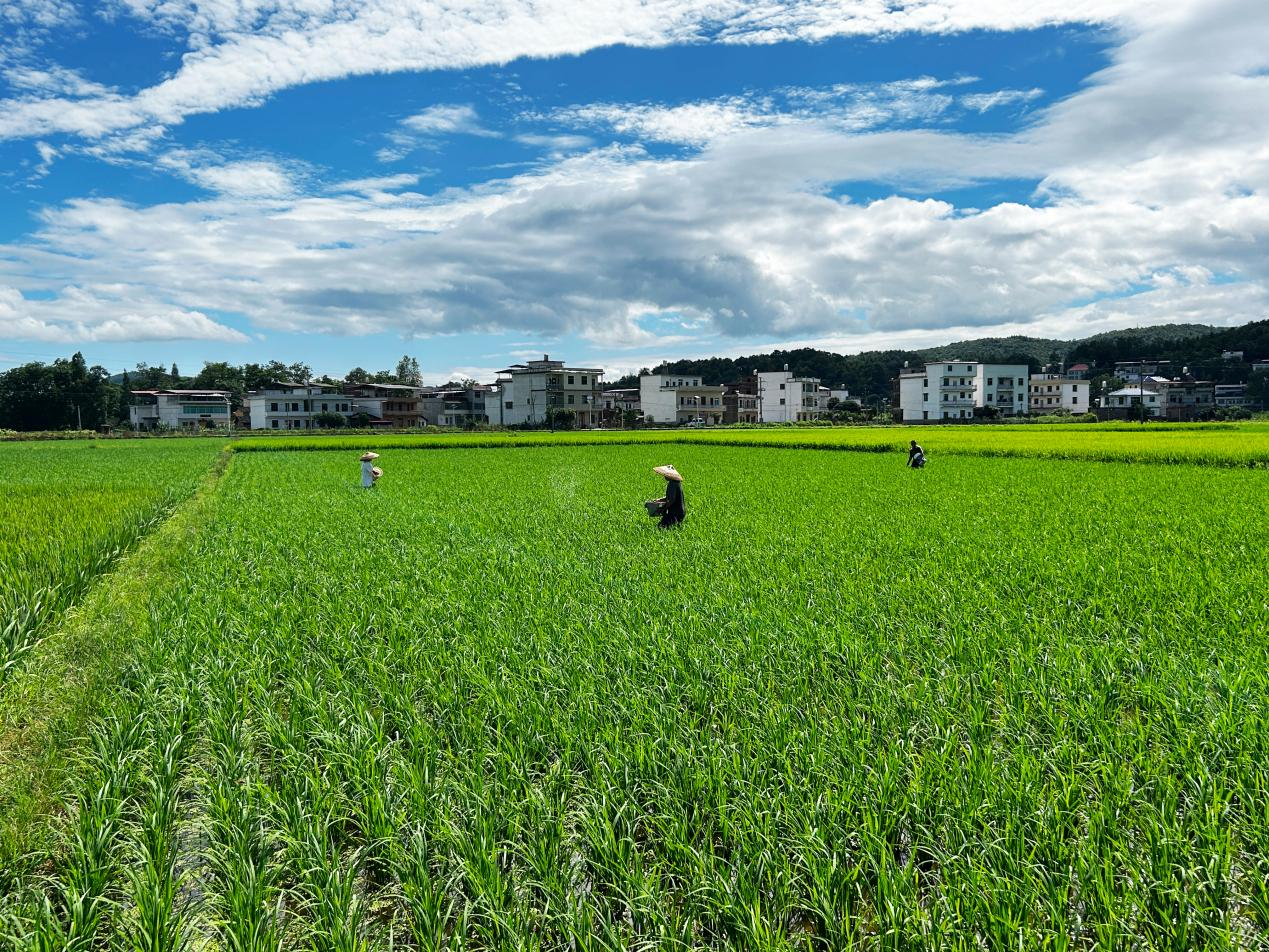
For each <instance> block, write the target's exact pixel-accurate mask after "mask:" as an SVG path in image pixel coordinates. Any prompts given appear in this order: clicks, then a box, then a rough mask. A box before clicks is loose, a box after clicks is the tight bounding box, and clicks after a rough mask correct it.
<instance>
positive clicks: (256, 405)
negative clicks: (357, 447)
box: [248, 380, 353, 430]
mask: <svg viewBox="0 0 1269 952" xmlns="http://www.w3.org/2000/svg"><path fill="white" fill-rule="evenodd" d="M248 403H249V405H250V407H251V428H252V429H253V430H312V429H315V428H316V427H315V425H314V423H313V417H314V416H316V415H317V414H319V413H340V414H343V415H344V416H345V417H346V416H348V415H349V414H350V413H352V412H353V399H352V397H350V396H348V395H347V394H344V393H340V392H339V388H338V387H336V386H334V385H333V384H320V383H299V382H297V381H287V380H281V381H276V382H274V383H271V384H269V385H268V386H267V387H265V388H264V389H262V390H256V391H253V392H252V393H251V394H250V395H249V400H248Z"/></svg>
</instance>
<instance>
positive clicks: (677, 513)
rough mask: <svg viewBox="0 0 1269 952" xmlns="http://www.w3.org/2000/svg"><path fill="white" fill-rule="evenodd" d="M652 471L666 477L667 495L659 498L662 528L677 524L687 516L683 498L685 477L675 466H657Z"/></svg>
mask: <svg viewBox="0 0 1269 952" xmlns="http://www.w3.org/2000/svg"><path fill="white" fill-rule="evenodd" d="M652 472H654V473H657V474H658V475H660V476H664V477H665V495H664V496H662V497H661V498H660V500H658V501H659V502H661V503H663V506H662V508H661V528H662V529H668V528H670V526H677V525H678V524H679V523H680V522H682V521H683V520H684V519H686V518H687V504H686V503H685V502H684V500H683V477H682V476H680V475H679V471H678V470H677V469H675V468H674V467H673V466H656V467H653V469H652Z"/></svg>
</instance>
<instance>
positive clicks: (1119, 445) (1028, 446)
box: [238, 423, 1269, 468]
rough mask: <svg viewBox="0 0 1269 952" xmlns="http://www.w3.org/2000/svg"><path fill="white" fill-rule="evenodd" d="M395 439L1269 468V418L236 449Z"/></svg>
mask: <svg viewBox="0 0 1269 952" xmlns="http://www.w3.org/2000/svg"><path fill="white" fill-rule="evenodd" d="M368 439H370V440H374V441H375V445H376V446H378V447H380V448H383V447H393V448H399V449H406V448H410V449H440V448H450V449H452V448H456V447H501V446H543V445H545V446H559V445H576V444H602V445H613V444H618V443H626V444H641V445H646V444H649V443H693V444H695V443H704V444H707V445H715V446H717V445H723V446H777V447H786V448H799V449H823V450H850V451H858V452H874V453H886V452H901V451H905V450H906V449H907V446H908V441H909V440H913V439H915V440H918V441H920V442H921V444H922V445H923V446H924V447H925V448H926V449H927V450H928V451H929V452H930V453H931V455H953V456H1004V457H1023V458H1028V459H1037V458H1038V459H1078V460H1097V461H1104V462H1125V463H1197V464H1202V465H1207V466H1251V467H1259V468H1269V423H1202V424H1166V425H1160V424H1157V423H1155V424H1147V425H1145V426H1142V425H1140V424H1134V423H1102V424H1088V423H1070V424H1039V423H1033V424H1028V425H1010V424H996V425H991V426H982V425H978V426H854V427H852V426H846V427H815V426H785V427H779V426H777V427H750V428H745V427H719V428H711V429H700V430H691V429H677V430H675V429H665V430H655V429H650V430H626V431H622V430H608V431H599V432H597V431H581V432H575V433H547V432H542V431H529V432H514V431H509V432H483V433H482V432H476V433H427V434H395V433H394V434H378V435H375V436H372V437H366V436H353V435H348V436H339V435H331V436H325V437H322V438H320V439H315V438H313V437H311V436H285V435H284V436H259V437H253V438H251V439H249V440H244V441H243V442H241V443H239V444H238V449H239V450H241V451H244V452H249V451H257V452H259V451H264V452H268V451H272V450H278V449H295V450H330V449H340V448H343V449H360V448H361V447H363V446H364V444H365V443H366V441H367V440H368Z"/></svg>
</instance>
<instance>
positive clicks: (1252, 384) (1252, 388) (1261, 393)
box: [1247, 370, 1269, 408]
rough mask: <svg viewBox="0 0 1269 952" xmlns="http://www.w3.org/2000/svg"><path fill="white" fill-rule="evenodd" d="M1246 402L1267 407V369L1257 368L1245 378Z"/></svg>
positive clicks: (1268, 375)
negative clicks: (1257, 369)
mask: <svg viewBox="0 0 1269 952" xmlns="http://www.w3.org/2000/svg"><path fill="white" fill-rule="evenodd" d="M1247 402H1248V403H1251V404H1254V405H1256V406H1259V407H1262V408H1269V371H1266V370H1259V371H1257V372H1256V373H1254V374H1252V375H1251V376H1250V377H1248V378H1247Z"/></svg>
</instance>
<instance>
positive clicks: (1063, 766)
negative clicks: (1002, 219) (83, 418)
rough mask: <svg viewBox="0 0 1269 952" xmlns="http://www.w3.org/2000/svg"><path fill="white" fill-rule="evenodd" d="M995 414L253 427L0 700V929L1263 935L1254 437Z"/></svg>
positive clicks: (913, 942) (1200, 940)
mask: <svg viewBox="0 0 1269 952" xmlns="http://www.w3.org/2000/svg"><path fill="white" fill-rule="evenodd" d="M1018 429H1019V430H1025V432H1022V433H1019V434H1018V436H1017V438H1016V439H1015V440H1014V441H1013V442H1009V439H1010V438H1009V437H1008V431H1007V430H1006V429H1005V428H994V427H993V428H990V429H989V428H976V429H971V428H963V429H958V430H950V429H948V430H939V431H938V432H937V433H928V432H925V431H923V430H919V429H915V428H913V429H897V428H896V429H878V430H876V431H872V430H864V429H858V430H855V429H834V430H822V431H819V430H795V429H788V430H751V431H744V430H733V431H725V432H720V433H718V434H714V433H708V432H706V433H699V432H697V433H692V434H690V436H687V437H686V440H689V441H688V442H679V443H672V444H665V443H660V442H610V443H609V444H608V445H602V444H601V445H594V437H593V435H590V434H574V435H559V436H557V437H556V438H555V439H554V440H552V439H551V438H550V437H549V435H548V436H540V435H534V436H531V437H527V436H514V437H512V436H507V435H502V434H490V435H476V436H475V437H474V440H476V441H478V442H479V444H480V445H478V446H464V445H463V443H464V441H471V440H473V437H400V438H392V437H382V438H377V440H376V442H375V443H374V448H375V449H378V450H380V451H381V452H382V454H383V455H382V459H381V460H380V461H379V464H380V465H381V466H382V467H383V469H384V471H385V475H384V477H383V479H382V480H380V482H379V484H378V485H377V486H376V487H375V488H374V489H372V490H362V489H361V488H360V487H359V486H358V483H357V480H358V475H359V472H358V463H357V454H358V453H359V452H360V451H361V450H363V449H366V448H369V444H368V443H367V439H368V438H365V437H359V438H355V439H354V438H327V439H320V440H310V441H308V442H307V443H305V442H303V441H300V440H289V439H286V438H279V439H276V440H273V439H267V438H262V439H252V440H244V441H242V442H241V443H239V444H236V445H235V449H236V450H249V452H241V451H240V452H235V453H234V454H233V456H232V460H231V461H230V463H229V465H228V468H227V470H226V471H225V472H224V474H223V476H220V477H219V479H218V481H215V482H214V483H205V484H204V489H203V490H200V491H199V492H198V493H197V494H195V495H194V496H193V497H192V498H191V499H190V500H189V501H188V502H186V503H183V504H182V505H181V506H179V507H178V508H177V509H176V510H175V514H174V515H173V517H172V518H171V519H169V520H168V521H167V522H165V523H163V524H162V525H159V526H157V527H155V528H153V529H152V530H151V531H150V534H149V536H148V537H147V544H146V545H144V546H142V547H141V548H140V549H139V550H138V551H136V552H135V553H134V554H132V555H129V556H126V557H124V558H123V560H122V561H119V562H118V563H117V564H116V566H115V567H114V568H113V569H112V570H111V571H110V572H109V574H107V575H106V576H104V577H103V578H102V579H101V581H100V583H99V584H98V585H97V586H95V587H93V589H92V591H90V592H89V593H88V595H87V596H86V600H85V601H84V602H83V603H82V605H80V606H79V607H78V608H77V609H76V610H75V611H74V612H72V613H71V617H70V618H69V619H68V620H67V622H66V625H65V626H64V627H65V629H66V630H64V631H58V632H55V633H52V634H50V635H49V637H47V639H46V640H45V641H43V642H41V643H40V644H39V645H37V646H36V647H35V648H34V649H33V650H32V651H31V652H30V655H31V657H30V659H29V660H28V661H27V662H26V663H24V664H22V665H19V666H17V668H16V669H15V671H14V673H13V675H12V677H11V678H10V679H9V682H8V683H7V684H3V685H0V834H4V835H0V867H3V866H5V865H6V864H7V865H8V867H9V872H8V873H7V874H3V875H0V897H3V898H0V936H7V937H8V942H9V943H10V944H11V945H12V946H13V947H14V948H21V949H26V948H30V949H41V950H44V949H47V950H53V949H98V948H102V949H105V948H109V949H152V950H157V949H186V948H188V949H225V950H265V949H270V950H276V949H321V950H328V949H329V950H363V949H364V950H380V949H384V950H386V949H396V948H402V949H481V950H484V949H499V950H501V949H515V950H519V949H524V950H554V949H559V950H565V949H568V950H572V949H609V950H618V949H737V950H741V949H745V950H748V949H758V950H778V949H816V950H821V949H822V950H829V949H832V950H836V949H855V948H857V949H867V950H872V949H878V950H880V949H886V950H900V949H904V950H906V949H922V950H924V949H931V950H933V949H965V950H970V949H974V950H979V949H988V950H997V949H1000V950H1003V949H1027V950H1029V949H1052V950H1065V949H1090V950H1091V949H1108V950H1109V949H1115V950H1118V949H1134V950H1135V949H1140V950H1156V949H1158V950H1165V949H1166V950H1188V949H1247V950H1259V949H1264V948H1266V946H1267V944H1269V885H1267V884H1269V638H1267V633H1269V587H1267V586H1266V578H1267V577H1269V572H1267V571H1266V570H1267V569H1269V555H1267V554H1266V553H1267V551H1269V549H1267V544H1269V493H1267V492H1266V490H1267V489H1269V473H1267V472H1266V471H1265V469H1264V468H1263V467H1258V466H1255V465H1247V464H1249V463H1250V464H1255V463H1257V462H1263V461H1264V460H1265V459H1266V446H1269V433H1266V431H1264V430H1257V429H1254V428H1213V429H1210V430H1198V431H1186V430H1180V429H1178V430H1175V431H1161V430H1157V429H1151V428H1147V432H1146V433H1145V434H1142V433H1137V432H1123V431H1121V430H1119V429H1115V428H1101V427H1096V428H1093V427H1089V428H1087V429H1082V428H1078V427H1076V426H1074V425H1073V426H1070V427H1038V426H1037V427H1030V428H1018ZM874 433H875V434H878V435H877V436H875V437H874V435H873V434H874ZM1187 433H1188V434H1189V435H1187ZM910 434H912V435H915V436H916V438H918V439H920V440H921V441H922V443H923V444H924V445H925V446H926V448H927V450H929V452H930V457H931V463H930V466H929V467H928V468H927V469H925V470H921V471H912V470H908V469H906V468H905V467H904V465H903V460H904V456H903V453H902V447H903V446H906V441H907V439H908V438H910ZM669 435H670V436H674V437H679V436H680V435H679V434H669ZM751 435H752V438H753V439H758V440H762V441H763V442H765V443H769V444H772V445H762V446H746V445H727V444H728V443H731V442H734V441H735V439H740V438H746V439H747V438H750V437H751ZM587 437H590V440H589V441H588V440H587ZM729 437H731V438H735V439H728V438H729ZM857 439H862V440H865V441H867V440H875V442H872V443H868V445H867V446H866V447H865V446H863V445H862V444H861V445H860V446H859V447H858V448H861V449H863V448H867V449H869V450H870V451H869V452H817V451H814V450H811V449H805V448H801V446H802V445H804V442H805V441H810V440H818V441H819V443H818V444H815V445H827V446H829V447H833V448H838V449H844V448H848V447H854V446H855V444H854V443H853V442H852V441H854V440H857ZM1044 439H1047V440H1048V441H1049V442H1048V443H1047V444H1046V443H1042V442H1040V443H1035V442H1031V441H1033V440H1040V441H1043V440H1044ZM339 440H342V441H343V442H335V441H339ZM719 441H721V442H719ZM782 441H789V444H790V445H781V443H782ZM886 441H889V442H886ZM945 441H946V442H945ZM957 441H959V442H957ZM1000 441H1003V442H1000ZM345 443H346V445H345ZM499 443H510V444H511V445H495V444H499ZM522 444H527V445H522ZM570 444H579V445H570ZM588 444H589V445H588ZM140 445H141V446H142V447H143V448H144V447H145V446H146V444H144V443H142V444H140ZM420 446H428V447H434V448H436V449H438V450H439V451H437V452H418V451H417V448H418V447H420ZM301 448H303V449H306V450H309V451H299V450H300V449H301ZM216 449H218V447H212V448H211V449H210V450H205V451H204V455H203V456H202V457H201V458H199V459H197V460H196V459H195V458H194V457H193V456H192V455H191V456H190V457H189V458H188V459H187V460H186V462H187V463H188V465H189V467H190V469H189V474H188V475H181V476H176V475H173V477H172V479H171V480H169V483H170V485H171V486H172V487H175V488H177V489H180V490H181V491H184V492H185V493H186V494H187V495H188V493H189V492H191V491H192V486H193V484H194V483H195V482H197V480H198V478H199V477H206V475H207V473H208V471H209V468H210V467H211V465H212V456H213V455H214V454H215V451H216ZM266 450H268V451H266ZM314 450H315V451H314ZM354 450H355V451H356V452H354ZM888 450H893V452H887V451H888ZM28 451H29V447H27V446H22V447H16V448H11V447H0V467H8V469H6V470H5V471H6V472H7V471H11V470H12V468H13V467H15V466H16V467H17V468H19V469H20V468H21V466H22V464H21V463H15V462H14V460H15V459H17V457H18V456H19V455H20V454H21V453H23V452H28ZM164 451H165V452H166V447H165V448H164ZM79 452H80V453H81V454H82V455H85V456H88V455H91V451H87V450H79ZM143 452H144V449H143ZM171 452H172V453H174V454H176V455H180V453H182V452H185V451H179V452H178V451H176V450H172V451H171ZM1055 457H1056V458H1055ZM1061 457H1075V458H1073V459H1072V458H1061ZM1081 457H1082V458H1081ZM156 458H157V457H156ZM1099 458H1105V459H1111V460H1117V461H1115V462H1100V461H1096V460H1097V459H1099ZM28 459H29V457H28ZM105 459H107V460H112V459H113V458H112V457H110V456H108V455H106V456H105ZM182 459H185V457H183V456H182ZM1133 460H1135V461H1138V462H1129V461H1133ZM1197 461H1201V462H1202V463H1203V464H1205V465H1200V464H1199V462H1197ZM95 462H96V457H94V459H93V461H92V463H89V462H88V461H85V465H84V466H82V467H71V468H70V469H68V470H67V473H68V478H70V475H72V474H75V473H78V474H79V475H83V474H84V473H88V472H91V471H92V465H94V464H95ZM666 462H670V463H673V464H674V465H675V466H677V467H678V469H679V470H680V471H681V472H682V473H683V474H684V476H685V483H684V485H685V489H686V495H687V507H688V517H687V521H686V522H685V523H684V524H683V525H682V526H681V527H679V528H676V529H673V530H669V531H660V530H658V529H657V528H656V526H655V523H654V522H653V521H651V520H649V519H648V518H647V517H646V515H645V514H644V510H643V506H642V502H643V501H644V500H645V499H648V498H650V497H652V496H656V495H660V494H661V492H662V491H663V486H664V482H663V480H661V479H660V478H659V477H656V476H654V475H653V474H652V473H651V471H650V470H651V467H652V466H654V465H657V464H660V463H666ZM1151 463H1169V464H1172V465H1151ZM168 464H171V465H173V466H175V465H176V464H175V457H173V459H169V460H167V462H166V463H165V464H164V465H168ZM181 472H182V473H184V472H185V471H184V470H182V471H181ZM68 495H74V491H73V490H68ZM32 512H33V513H35V515H34V516H33V517H32V518H33V519H36V520H38V519H43V518H45V516H44V515H41V513H44V512H46V510H32ZM84 518H85V519H86V520H87V519H88V517H87V516H85V517H84ZM89 524H91V520H88V522H87V523H86V530H85V531H87V526H88V525H89ZM70 534H71V535H73V532H71V533H70ZM6 551H7V550H6ZM118 593H124V594H118ZM53 627H56V625H54V626H53ZM72 635H73V636H74V637H76V638H80V639H88V643H91V641H92V639H103V640H106V641H109V642H110V643H111V644H126V645H128V646H130V647H129V648H128V658H127V661H126V663H124V664H121V665H120V667H119V670H118V674H117V677H112V678H111V679H110V685H109V689H107V690H102V691H100V692H97V693H96V694H94V696H93V698H92V701H91V711H90V714H88V715H86V716H85V718H84V719H83V721H82V724H81V726H80V727H78V728H77V729H76V730H73V731H67V732H64V733H65V736H57V735H55V734H54V735H51V736H52V737H53V739H55V740H56V741H57V742H58V743H59V744H61V745H63V746H65V747H67V748H68V749H70V750H72V751H73V752H74V756H73V757H70V758H68V759H65V760H57V761H56V762H54V763H53V766H51V767H49V768H48V769H47V770H44V771H43V772H44V773H47V774H49V775H50V776H52V779H51V780H48V781H47V786H48V789H49V790H50V791H51V792H50V793H49V794H48V796H47V804H46V807H45V808H44V809H43V810H42V811H41V810H34V809H29V810H27V811H26V812H25V813H24V814H23V817H24V818H23V819H22V820H20V821H16V820H15V821H12V822H11V823H10V826H9V829H8V832H7V834H5V831H4V828H3V825H4V823H5V822H6V821H5V819H4V818H3V815H2V814H3V805H4V803H5V800H4V796H5V793H6V791H5V789H4V787H5V785H6V783H7V784H9V785H13V784H15V783H16V782H17V781H16V780H15V779H14V778H16V777H19V776H28V775H30V772H29V771H28V773H27V774H21V773H18V772H13V771H10V772H9V773H6V772H5V768H4V764H5V763H6V760H5V755H6V743H9V741H8V739H7V738H9V737H10V736H12V734H13V731H14V729H15V728H14V726H13V725H14V724H16V723H17V721H18V720H20V719H21V717H22V716H24V715H20V714H18V715H15V714H14V713H13V712H14V711H16V710H18V709H19V708H21V707H22V706H23V705H24V704H26V703H28V702H27V699H29V698H32V697H35V696H36V695H38V694H40V693H41V692H45V693H46V688H47V687H48V686H49V685H56V684H58V683H60V682H59V679H61V678H64V677H66V676H67V675H66V673H65V672H63V671H61V670H59V666H58V665H57V664H53V663H50V662H49V660H48V657H46V656H47V654H48V652H51V651H53V650H54V649H56V648H57V647H58V646H59V645H60V644H63V643H64V641H65V639H67V638H70V637H71V636H72ZM6 704H7V705H8V707H7V712H6ZM6 718H7V719H6ZM13 760H14V758H12V757H10V760H9V762H10V763H12V762H13ZM6 843H7V844H9V846H7V847H5V846H4V844H6ZM3 849H8V853H7V854H6V853H4V852H3ZM3 944H4V940H3V939H0V946H2V945H3Z"/></svg>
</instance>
